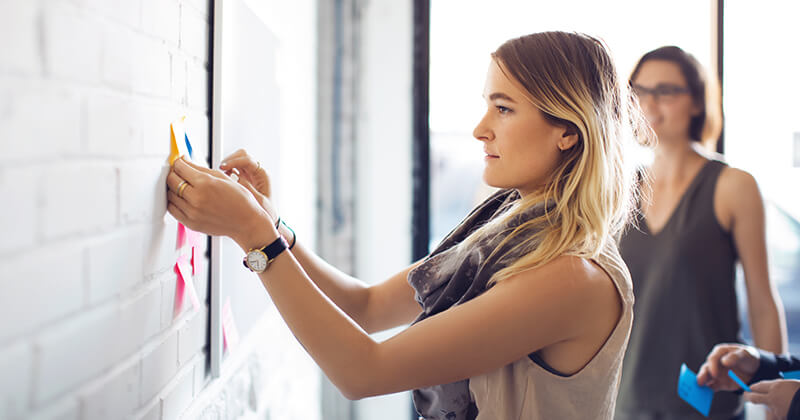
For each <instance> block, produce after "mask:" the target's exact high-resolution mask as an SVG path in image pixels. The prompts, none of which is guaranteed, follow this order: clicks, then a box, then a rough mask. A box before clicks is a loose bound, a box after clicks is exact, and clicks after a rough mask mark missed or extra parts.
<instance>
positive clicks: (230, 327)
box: [222, 297, 239, 351]
mask: <svg viewBox="0 0 800 420" xmlns="http://www.w3.org/2000/svg"><path fill="white" fill-rule="evenodd" d="M222 339H223V344H224V345H225V347H226V348H227V349H228V351H233V350H235V349H236V347H237V346H238V345H239V330H238V329H236V321H234V319H233V311H232V310H231V298H230V297H228V298H226V299H225V304H224V305H222Z"/></svg>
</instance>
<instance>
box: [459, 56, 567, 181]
mask: <svg viewBox="0 0 800 420" xmlns="http://www.w3.org/2000/svg"><path fill="white" fill-rule="evenodd" d="M523 89H524V88H523V87H522V86H521V85H520V84H519V83H518V82H517V81H515V80H514V81H512V80H509V78H508V77H506V75H505V74H504V73H503V71H502V70H501V69H500V67H499V65H498V64H497V62H496V61H495V60H492V63H491V64H490V65H489V72H488V74H487V75H486V86H485V87H484V91H483V97H484V99H485V100H486V105H487V109H486V114H485V115H484V116H483V118H482V119H481V121H480V122H479V123H478V126H477V127H475V130H473V132H472V135H473V136H475V138H476V139H478V140H480V141H482V142H483V149H484V152H486V156H485V157H484V159H485V161H486V166H485V168H484V171H483V180H484V181H485V182H486V183H487V184H489V185H491V186H493V187H497V188H515V189H517V190H518V191H519V192H520V194H522V195H526V194H528V193H531V192H534V191H536V190H538V189H540V188H541V187H542V186H544V184H545V183H546V182H547V180H548V178H549V176H550V174H551V173H553V171H554V170H555V168H556V166H557V164H558V162H559V159H560V155H561V153H562V152H561V150H562V148H563V149H564V150H566V149H568V148H569V147H571V146H572V145H573V144H574V142H575V141H577V135H572V136H570V135H568V136H563V135H564V133H565V132H566V131H567V129H566V128H565V127H559V126H556V125H554V124H552V123H550V122H549V121H548V120H547V119H545V117H544V115H543V114H542V113H541V111H540V110H539V109H538V108H536V107H535V106H534V105H533V104H531V103H530V101H529V100H528V99H527V98H526V97H525V95H524V94H523V92H524V90H523Z"/></svg>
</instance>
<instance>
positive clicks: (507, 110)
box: [496, 105, 511, 114]
mask: <svg viewBox="0 0 800 420" xmlns="http://www.w3.org/2000/svg"><path fill="white" fill-rule="evenodd" d="M496 107H497V110H498V111H500V113H501V114H507V113H509V112H511V108H506V107H504V106H502V105H496Z"/></svg>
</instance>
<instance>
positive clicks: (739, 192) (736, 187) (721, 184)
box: [717, 166, 761, 201]
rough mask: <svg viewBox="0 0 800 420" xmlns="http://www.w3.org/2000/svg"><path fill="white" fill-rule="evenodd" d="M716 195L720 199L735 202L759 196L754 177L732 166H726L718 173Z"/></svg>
mask: <svg viewBox="0 0 800 420" xmlns="http://www.w3.org/2000/svg"><path fill="white" fill-rule="evenodd" d="M717 194H718V195H720V196H721V197H720V198H723V199H729V200H736V201H738V200H742V199H752V198H755V197H757V196H758V197H760V195H761V194H760V193H759V190H758V182H756V179H755V177H754V176H753V175H751V174H750V173H749V172H747V171H745V170H742V169H739V168H734V167H732V166H726V167H724V168H723V169H722V171H721V172H720V174H719V180H718V181H717Z"/></svg>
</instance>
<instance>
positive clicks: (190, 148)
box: [183, 134, 194, 159]
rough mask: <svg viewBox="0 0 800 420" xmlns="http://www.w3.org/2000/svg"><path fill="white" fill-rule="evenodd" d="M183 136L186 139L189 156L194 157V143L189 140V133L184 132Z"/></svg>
mask: <svg viewBox="0 0 800 420" xmlns="http://www.w3.org/2000/svg"><path fill="white" fill-rule="evenodd" d="M183 138H184V139H185V140H186V149H187V150H188V151H189V157H190V158H192V159H194V154H193V153H192V143H190V142H189V135H188V134H184V135H183Z"/></svg>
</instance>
